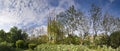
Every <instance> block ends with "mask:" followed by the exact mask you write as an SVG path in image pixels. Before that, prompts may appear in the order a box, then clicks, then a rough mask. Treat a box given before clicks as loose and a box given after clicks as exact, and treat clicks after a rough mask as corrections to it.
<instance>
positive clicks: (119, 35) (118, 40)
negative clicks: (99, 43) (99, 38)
mask: <svg viewBox="0 0 120 51" xmlns="http://www.w3.org/2000/svg"><path fill="white" fill-rule="evenodd" d="M110 45H111V46H112V47H113V48H117V47H119V46H120V31H115V32H113V33H112V34H111V35H110Z"/></svg>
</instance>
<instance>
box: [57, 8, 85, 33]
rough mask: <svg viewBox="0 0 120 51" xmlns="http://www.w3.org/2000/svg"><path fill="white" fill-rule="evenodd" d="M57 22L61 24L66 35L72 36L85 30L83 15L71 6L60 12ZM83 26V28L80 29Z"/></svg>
mask: <svg viewBox="0 0 120 51" xmlns="http://www.w3.org/2000/svg"><path fill="white" fill-rule="evenodd" d="M57 20H58V21H59V22H60V23H61V24H63V26H64V27H65V30H64V31H66V33H67V34H73V32H74V31H76V30H78V31H79V30H86V28H87V26H86V27H84V25H85V24H84V23H85V22H82V21H85V19H84V15H83V13H82V12H81V11H77V10H76V9H75V8H74V6H71V7H70V8H69V9H68V10H66V11H64V12H61V13H60V14H58V15H57ZM82 26H83V27H82Z"/></svg>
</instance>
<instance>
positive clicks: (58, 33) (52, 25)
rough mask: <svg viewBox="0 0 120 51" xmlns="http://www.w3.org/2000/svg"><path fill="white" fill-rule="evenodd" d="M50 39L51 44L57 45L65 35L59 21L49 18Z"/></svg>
mask: <svg viewBox="0 0 120 51" xmlns="http://www.w3.org/2000/svg"><path fill="white" fill-rule="evenodd" d="M47 28H48V29H47V30H48V38H49V43H53V44H54V43H57V41H61V40H63V38H64V34H63V26H62V24H60V23H59V22H58V21H57V20H55V18H54V19H52V18H49V19H48V25H47Z"/></svg>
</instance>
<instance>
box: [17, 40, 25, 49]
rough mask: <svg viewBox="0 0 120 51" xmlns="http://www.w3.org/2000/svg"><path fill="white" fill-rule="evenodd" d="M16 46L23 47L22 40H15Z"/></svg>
mask: <svg viewBox="0 0 120 51" xmlns="http://www.w3.org/2000/svg"><path fill="white" fill-rule="evenodd" d="M16 47H17V48H23V47H24V41H23V40H18V41H16Z"/></svg>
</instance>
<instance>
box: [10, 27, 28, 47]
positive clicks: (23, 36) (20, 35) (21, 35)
mask: <svg viewBox="0 0 120 51" xmlns="http://www.w3.org/2000/svg"><path fill="white" fill-rule="evenodd" d="M9 34H10V36H9V38H10V42H11V43H14V45H15V43H16V41H17V40H23V41H25V42H26V40H27V36H28V35H27V33H25V32H24V31H22V30H21V29H18V28H17V27H12V28H11V29H10V32H9Z"/></svg>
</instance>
